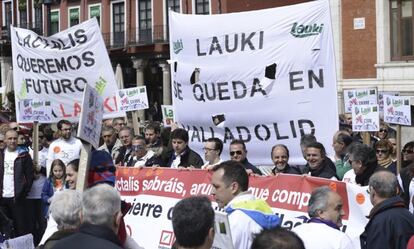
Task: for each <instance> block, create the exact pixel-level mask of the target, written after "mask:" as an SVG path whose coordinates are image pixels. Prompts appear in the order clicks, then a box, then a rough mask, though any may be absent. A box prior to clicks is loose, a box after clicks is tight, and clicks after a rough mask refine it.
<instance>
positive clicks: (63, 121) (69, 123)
mask: <svg viewBox="0 0 414 249" xmlns="http://www.w3.org/2000/svg"><path fill="white" fill-rule="evenodd" d="M64 124H65V125H70V126H72V123H71V122H69V121H68V120H66V119H62V120H59V122H58V123H57V128H58V130H62V126H63V125H64Z"/></svg>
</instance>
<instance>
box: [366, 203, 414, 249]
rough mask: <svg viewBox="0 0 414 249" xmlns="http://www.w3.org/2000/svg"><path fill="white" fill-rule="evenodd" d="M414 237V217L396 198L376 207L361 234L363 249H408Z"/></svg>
mask: <svg viewBox="0 0 414 249" xmlns="http://www.w3.org/2000/svg"><path fill="white" fill-rule="evenodd" d="M412 235H414V216H413V214H412V213H410V212H409V211H408V210H407V209H406V207H405V204H404V201H403V200H402V199H401V198H400V197H398V196H396V197H392V198H390V199H387V200H385V201H383V202H381V203H379V204H377V205H376V206H374V207H373V208H372V210H371V212H370V214H369V222H368V224H367V225H366V226H365V231H364V232H363V233H362V234H361V236H360V240H361V249H373V248H375V249H391V248H392V249H400V248H401V249H402V248H404V249H405V248H407V243H408V240H409V239H410V237H411V236H412Z"/></svg>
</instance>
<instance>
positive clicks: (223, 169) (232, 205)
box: [211, 161, 280, 249]
mask: <svg viewBox="0 0 414 249" xmlns="http://www.w3.org/2000/svg"><path fill="white" fill-rule="evenodd" d="M211 185H212V186H213V189H212V191H211V194H212V195H213V197H214V199H215V200H216V202H217V204H218V206H219V207H220V208H224V209H225V211H226V212H227V213H228V215H229V216H228V218H229V223H230V230H231V237H232V240H233V245H234V248H237V249H238V248H250V246H251V244H252V242H253V235H254V234H256V233H259V232H260V231H261V230H262V229H263V228H266V229H270V228H273V227H277V226H279V225H280V219H279V217H278V216H277V215H274V214H273V211H272V209H271V208H270V206H269V205H268V204H267V202H266V201H264V200H262V199H256V197H255V196H254V195H253V194H252V193H251V192H250V191H248V190H247V189H248V187H249V176H248V175H247V172H246V170H245V168H244V167H243V165H242V164H241V163H240V162H236V161H226V162H223V163H221V164H219V165H217V166H215V167H214V168H213V175H212V177H211Z"/></svg>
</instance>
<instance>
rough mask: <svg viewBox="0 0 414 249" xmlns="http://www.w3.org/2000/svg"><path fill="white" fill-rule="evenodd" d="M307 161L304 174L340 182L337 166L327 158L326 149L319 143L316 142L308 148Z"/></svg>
mask: <svg viewBox="0 0 414 249" xmlns="http://www.w3.org/2000/svg"><path fill="white" fill-rule="evenodd" d="M305 151H306V161H307V162H308V163H307V164H306V166H305V168H304V169H303V173H304V174H310V175H311V176H315V177H321V178H326V179H332V180H338V177H337V176H336V168H335V164H334V163H333V162H332V161H331V159H329V158H328V157H327V156H326V151H325V147H324V146H323V144H321V143H319V142H314V143H311V144H309V145H308V146H307V147H306V150H305Z"/></svg>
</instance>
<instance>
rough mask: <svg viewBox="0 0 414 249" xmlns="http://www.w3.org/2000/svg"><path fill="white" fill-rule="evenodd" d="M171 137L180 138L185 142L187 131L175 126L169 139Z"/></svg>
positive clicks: (186, 141)
mask: <svg viewBox="0 0 414 249" xmlns="http://www.w3.org/2000/svg"><path fill="white" fill-rule="evenodd" d="M172 139H181V140H183V141H184V142H185V143H188V132H187V131H186V130H184V129H182V128H177V129H175V130H174V131H172V132H171V140H172Z"/></svg>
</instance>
